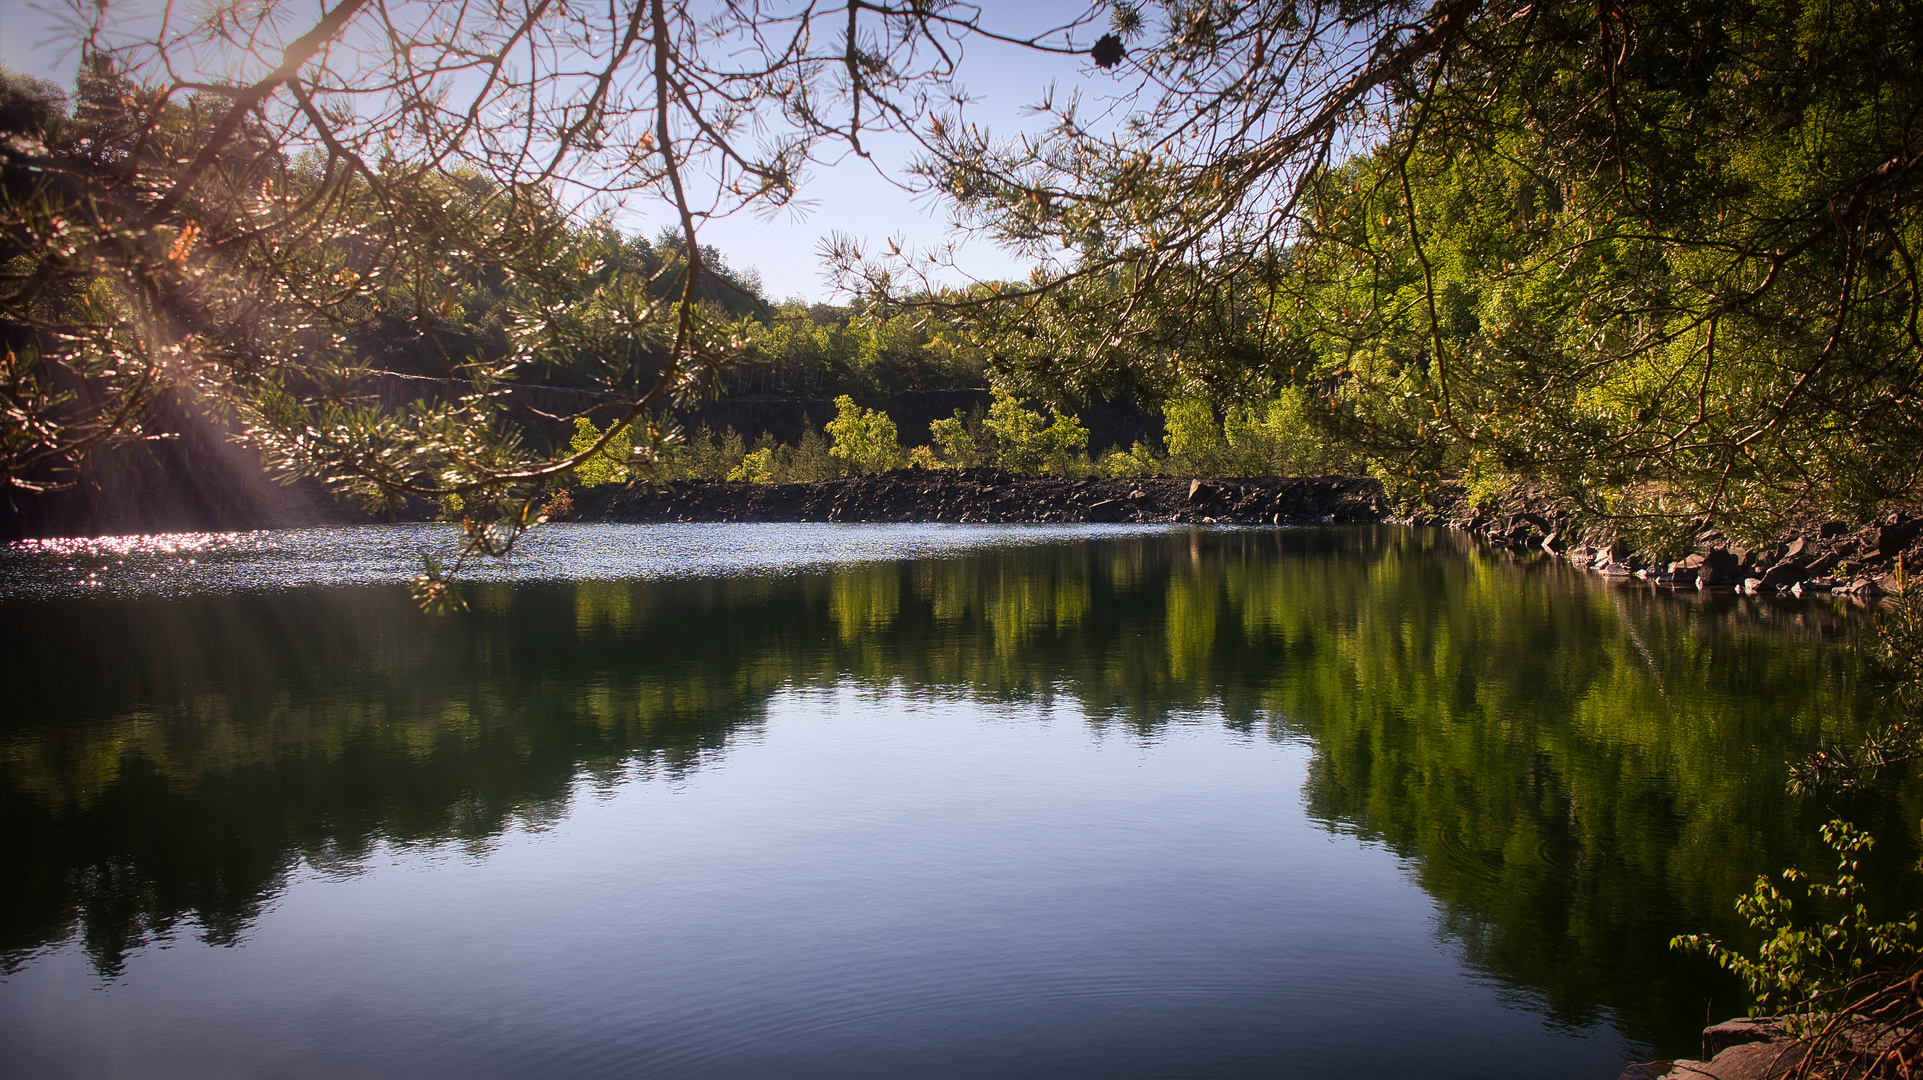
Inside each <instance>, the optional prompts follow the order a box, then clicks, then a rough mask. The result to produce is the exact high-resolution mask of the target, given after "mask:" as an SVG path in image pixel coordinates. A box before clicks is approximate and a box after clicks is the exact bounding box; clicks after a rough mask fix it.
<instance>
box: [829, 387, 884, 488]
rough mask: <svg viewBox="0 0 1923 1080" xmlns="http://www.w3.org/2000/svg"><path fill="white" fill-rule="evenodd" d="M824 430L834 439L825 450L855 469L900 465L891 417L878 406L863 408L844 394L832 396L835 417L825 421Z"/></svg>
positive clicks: (861, 470)
mask: <svg viewBox="0 0 1923 1080" xmlns="http://www.w3.org/2000/svg"><path fill="white" fill-rule="evenodd" d="M827 431H828V437H829V438H830V439H831V440H833V442H832V443H831V445H830V446H829V448H828V453H829V454H830V455H832V456H834V457H837V458H840V459H842V460H843V461H845V462H847V463H848V467H849V468H850V469H852V470H853V471H855V472H859V473H872V472H886V471H887V470H889V469H892V468H895V467H896V466H898V465H900V464H901V444H900V442H898V441H897V439H896V434H895V421H894V418H893V417H891V416H889V415H888V414H887V413H885V412H882V411H880V410H878V409H863V408H861V407H860V406H858V405H856V404H855V399H854V398H851V397H849V396H848V395H846V394H843V395H841V396H840V397H838V398H836V399H835V417H834V419H832V420H830V421H828V425H827Z"/></svg>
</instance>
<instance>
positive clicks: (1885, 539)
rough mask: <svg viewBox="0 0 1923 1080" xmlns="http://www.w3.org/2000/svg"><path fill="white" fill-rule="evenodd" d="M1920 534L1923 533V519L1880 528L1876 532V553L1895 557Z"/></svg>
mask: <svg viewBox="0 0 1923 1080" xmlns="http://www.w3.org/2000/svg"><path fill="white" fill-rule="evenodd" d="M1918 533H1923V518H1917V519H1916V520H1914V521H1903V522H1897V523H1896V524H1893V525H1883V526H1880V527H1878V528H1877V530H1876V553H1877V554H1879V555H1884V556H1889V555H1894V554H1896V553H1897V552H1899V551H1902V550H1903V549H1904V548H1905V547H1908V546H1909V543H1910V541H1912V540H1914V539H1916V535H1917V534H1918Z"/></svg>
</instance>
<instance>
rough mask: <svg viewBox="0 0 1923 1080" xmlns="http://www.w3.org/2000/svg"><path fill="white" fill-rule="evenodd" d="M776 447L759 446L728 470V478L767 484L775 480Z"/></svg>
mask: <svg viewBox="0 0 1923 1080" xmlns="http://www.w3.org/2000/svg"><path fill="white" fill-rule="evenodd" d="M774 457H775V452H774V448H773V447H771V446H763V447H758V448H756V449H754V450H750V451H748V452H747V453H746V454H743V455H742V457H741V464H739V465H736V466H735V467H734V468H732V469H730V470H728V479H730V480H733V481H736V482H738V483H749V484H766V483H770V482H772V481H773V480H774V476H775V471H774Z"/></svg>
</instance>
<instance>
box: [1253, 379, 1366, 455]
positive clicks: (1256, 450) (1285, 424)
mask: <svg viewBox="0 0 1923 1080" xmlns="http://www.w3.org/2000/svg"><path fill="white" fill-rule="evenodd" d="M1222 434H1223V437H1224V439H1225V440H1226V441H1227V443H1228V452H1227V455H1226V456H1227V458H1228V460H1229V461H1230V467H1229V471H1231V472H1233V473H1235V474H1237V475H1240V476H1328V475H1333V474H1337V473H1348V474H1353V473H1356V472H1359V471H1361V470H1362V469H1363V468H1364V467H1365V466H1364V463H1363V459H1362V455H1360V454H1359V453H1357V452H1356V451H1354V450H1353V449H1351V448H1349V447H1346V446H1344V445H1343V444H1342V443H1341V442H1339V441H1338V440H1336V439H1334V438H1332V437H1331V436H1329V435H1328V434H1327V433H1325V432H1323V431H1321V430H1319V429H1318V428H1317V427H1316V426H1315V424H1314V421H1313V420H1312V418H1311V413H1310V402H1309V391H1308V389H1307V388H1306V387H1301V386H1288V387H1283V388H1282V390H1281V391H1280V392H1279V393H1278V394H1277V395H1276V396H1275V397H1273V398H1270V399H1268V400H1267V401H1258V402H1256V403H1254V404H1250V405H1242V406H1236V407H1231V408H1230V409H1229V410H1228V412H1227V414H1226V415H1225V416H1223V418H1222Z"/></svg>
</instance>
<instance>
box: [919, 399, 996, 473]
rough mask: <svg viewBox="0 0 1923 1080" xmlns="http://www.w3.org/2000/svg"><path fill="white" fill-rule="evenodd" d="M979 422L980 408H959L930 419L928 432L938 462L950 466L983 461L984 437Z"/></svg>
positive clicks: (958, 466)
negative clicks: (970, 412) (969, 412)
mask: <svg viewBox="0 0 1923 1080" xmlns="http://www.w3.org/2000/svg"><path fill="white" fill-rule="evenodd" d="M982 424H983V419H982V415H981V412H980V410H977V411H976V412H975V413H974V414H973V415H965V414H963V412H962V411H961V410H960V409H956V410H955V415H953V416H949V417H944V418H942V419H940V420H936V421H934V422H933V423H930V424H929V425H928V434H929V437H930V438H931V439H933V440H934V444H935V447H936V450H935V453H936V456H937V457H939V458H940V460H941V463H942V464H943V465H946V466H947V467H949V468H951V469H970V468H974V467H975V466H977V465H981V464H983V463H984V459H985V457H986V449H987V448H986V445H985V444H986V442H987V437H986V435H985V433H984V432H983V430H982Z"/></svg>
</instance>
